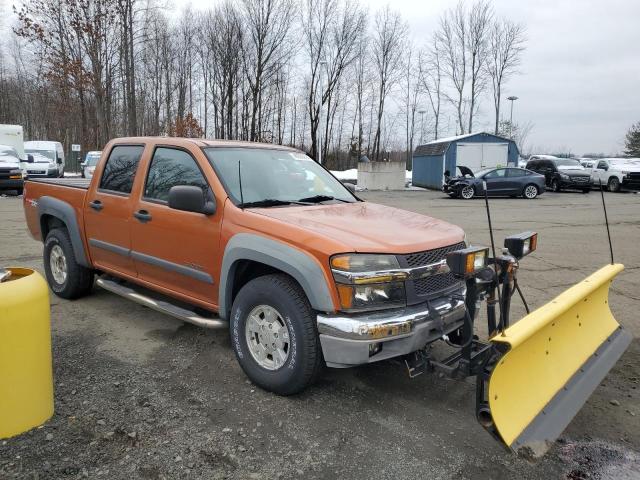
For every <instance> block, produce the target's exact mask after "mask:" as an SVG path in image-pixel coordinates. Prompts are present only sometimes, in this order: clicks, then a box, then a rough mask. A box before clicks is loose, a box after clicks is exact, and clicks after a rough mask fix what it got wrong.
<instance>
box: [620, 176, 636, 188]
mask: <svg viewBox="0 0 640 480" xmlns="http://www.w3.org/2000/svg"><path fill="white" fill-rule="evenodd" d="M622 188H624V189H626V190H640V178H628V177H625V178H623V179H622Z"/></svg>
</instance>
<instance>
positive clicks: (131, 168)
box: [84, 145, 144, 277]
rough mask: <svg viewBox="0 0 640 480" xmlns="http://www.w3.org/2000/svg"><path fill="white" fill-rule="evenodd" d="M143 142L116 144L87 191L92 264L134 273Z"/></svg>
mask: <svg viewBox="0 0 640 480" xmlns="http://www.w3.org/2000/svg"><path fill="white" fill-rule="evenodd" d="M143 151H144V145H114V146H113V147H112V148H111V151H110V152H109V156H108V157H107V160H106V162H105V163H104V165H102V166H101V167H102V170H101V171H100V172H98V171H96V175H100V178H96V179H94V181H93V182H92V184H91V185H92V186H91V188H90V189H89V191H88V192H87V197H86V201H85V205H84V228H85V235H86V237H87V242H88V244H89V252H90V255H91V259H92V261H93V264H94V265H95V266H96V267H98V268H100V269H103V270H105V271H109V272H111V271H112V272H116V273H119V274H121V275H125V276H130V277H135V276H136V269H135V266H134V263H133V260H132V259H131V257H130V255H129V251H130V249H131V232H130V227H131V211H132V208H133V199H132V192H133V190H134V183H135V181H134V180H135V178H136V173H137V170H138V164H139V163H140V159H141V157H142V154H143Z"/></svg>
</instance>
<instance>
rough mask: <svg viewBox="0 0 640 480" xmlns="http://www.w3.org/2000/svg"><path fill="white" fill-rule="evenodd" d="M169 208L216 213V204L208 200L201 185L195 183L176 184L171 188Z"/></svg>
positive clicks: (209, 213)
mask: <svg viewBox="0 0 640 480" xmlns="http://www.w3.org/2000/svg"><path fill="white" fill-rule="evenodd" d="M169 208H173V209H174V210H182V211H184V212H195V213H203V214H205V215H213V214H214V213H216V204H215V203H214V202H212V201H208V200H206V198H205V196H204V192H203V191H202V189H201V188H200V187H196V186H193V185H176V186H175V187H171V190H169Z"/></svg>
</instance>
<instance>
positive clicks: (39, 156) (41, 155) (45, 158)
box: [24, 148, 56, 162]
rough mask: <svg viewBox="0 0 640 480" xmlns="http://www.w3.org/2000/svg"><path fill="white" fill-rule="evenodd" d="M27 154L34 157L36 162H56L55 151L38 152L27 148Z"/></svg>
mask: <svg viewBox="0 0 640 480" xmlns="http://www.w3.org/2000/svg"><path fill="white" fill-rule="evenodd" d="M24 151H25V153H30V154H31V155H33V161H34V162H55V161H56V152H55V150H36V149H34V148H25V150H24Z"/></svg>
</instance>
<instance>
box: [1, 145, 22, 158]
mask: <svg viewBox="0 0 640 480" xmlns="http://www.w3.org/2000/svg"><path fill="white" fill-rule="evenodd" d="M0 157H15V158H18V152H17V151H16V149H15V148H13V147H7V146H6V145H0Z"/></svg>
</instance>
